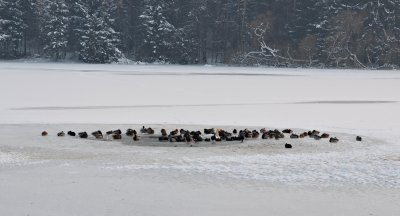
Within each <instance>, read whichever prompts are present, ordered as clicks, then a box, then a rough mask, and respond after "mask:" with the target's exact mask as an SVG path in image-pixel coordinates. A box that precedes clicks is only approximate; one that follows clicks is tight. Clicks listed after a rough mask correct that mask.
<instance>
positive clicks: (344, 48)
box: [0, 0, 400, 68]
mask: <svg viewBox="0 0 400 216" xmlns="http://www.w3.org/2000/svg"><path fill="white" fill-rule="evenodd" d="M399 54H400V0H314V1H300V0H279V1H277V0H0V58H1V59H16V58H26V57H35V56H38V57H39V56H40V57H44V58H49V59H52V60H54V61H59V60H63V59H76V60H80V61H82V62H86V63H110V62H116V61H118V60H119V59H123V58H126V59H131V60H134V61H143V62H164V63H174V64H219V63H221V64H241V65H270V66H279V67H346V68H382V67H384V68H387V67H396V68H397V67H398V66H400V58H399V57H400V56H399Z"/></svg>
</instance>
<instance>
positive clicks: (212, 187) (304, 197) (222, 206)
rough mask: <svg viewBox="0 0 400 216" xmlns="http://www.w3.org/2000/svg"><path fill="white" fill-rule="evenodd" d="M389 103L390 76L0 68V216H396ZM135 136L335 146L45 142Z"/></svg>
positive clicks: (399, 86)
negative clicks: (288, 131) (208, 135)
mask: <svg viewBox="0 0 400 216" xmlns="http://www.w3.org/2000/svg"><path fill="white" fill-rule="evenodd" d="M399 92H400V73H399V72H397V71H365V70H363V71H356V70H317V69H312V70H305V69H266V68H236V67H197V66H172V65H167V66H162V65H81V64H50V63H46V64H44V63H29V64H28V63H26V64H21V63H7V62H2V63H0V99H1V103H0V194H1V196H0V215H398V214H399V212H400V204H399V203H400V144H399V140H400V93H399ZM142 125H148V126H151V127H153V128H154V129H156V131H157V132H159V130H160V129H161V128H167V129H175V128H189V129H203V128H205V127H214V126H216V127H223V128H227V129H233V128H238V129H242V128H246V127H247V128H250V129H260V128H263V127H266V128H268V129H270V128H280V129H282V128H293V129H294V131H295V132H302V131H305V130H310V129H319V130H321V131H323V132H328V133H330V134H331V135H333V136H337V137H338V138H339V139H340V142H339V143H337V144H330V143H329V142H328V141H327V140H321V141H315V140H311V139H309V138H306V139H301V140H289V139H285V140H280V141H271V140H267V141H263V140H247V141H245V143H243V144H241V143H232V144H229V145H221V144H215V145H212V144H211V145H206V144H196V145H195V147H194V148H190V147H185V145H183V147H178V148H173V147H164V146H162V145H167V146H170V145H168V144H161V145H160V143H158V142H155V141H149V138H147V139H146V137H145V136H144V137H143V138H144V139H143V140H142V141H140V142H138V143H133V141H131V140H130V139H127V138H124V139H123V140H121V141H96V140H93V139H89V140H82V139H78V138H72V137H63V138H59V137H57V136H56V133H57V132H59V131H61V130H63V131H68V130H74V131H76V132H79V131H87V132H92V131H95V130H98V129H100V130H103V131H106V130H111V129H118V128H120V129H123V130H125V129H127V128H134V129H139V128H140V127H141V126H142ZM43 130H46V131H48V132H49V134H50V135H49V136H48V137H41V136H40V133H41V131H43ZM357 135H361V136H363V138H364V139H363V142H356V141H355V137H356V136H357ZM286 142H290V143H292V144H293V146H294V148H293V149H291V150H286V149H284V148H283V144H285V143H286Z"/></svg>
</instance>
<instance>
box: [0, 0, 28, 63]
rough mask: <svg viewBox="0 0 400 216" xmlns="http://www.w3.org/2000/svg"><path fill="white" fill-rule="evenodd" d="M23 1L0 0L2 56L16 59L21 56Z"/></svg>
mask: <svg viewBox="0 0 400 216" xmlns="http://www.w3.org/2000/svg"><path fill="white" fill-rule="evenodd" d="M20 1H21V0H0V56H1V57H3V58H16V57H18V56H20V50H19V47H20V45H21V42H22V38H23V33H24V29H25V28H26V27H27V26H26V24H25V23H24V21H23V12H22V11H21V7H20Z"/></svg>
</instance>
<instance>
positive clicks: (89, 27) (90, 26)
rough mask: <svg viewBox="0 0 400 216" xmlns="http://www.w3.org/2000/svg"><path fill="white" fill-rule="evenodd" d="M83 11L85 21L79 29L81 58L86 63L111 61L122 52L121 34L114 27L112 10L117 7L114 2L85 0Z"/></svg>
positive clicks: (116, 58)
mask: <svg viewBox="0 0 400 216" xmlns="http://www.w3.org/2000/svg"><path fill="white" fill-rule="evenodd" d="M80 6H81V10H82V11H81V12H82V14H81V15H83V17H80V19H81V20H82V21H83V25H82V28H81V29H77V34H78V40H79V51H78V53H79V59H80V60H82V61H83V62H86V63H111V62H115V61H117V60H118V58H120V57H121V55H122V53H121V51H120V50H119V49H118V47H117V46H118V45H119V43H120V40H119V38H118V36H119V34H118V33H117V32H116V31H115V30H114V29H113V28H112V22H113V21H114V20H113V19H111V17H110V14H112V12H111V11H110V10H113V9H115V7H113V3H112V2H107V1H102V0H83V1H82V5H80Z"/></svg>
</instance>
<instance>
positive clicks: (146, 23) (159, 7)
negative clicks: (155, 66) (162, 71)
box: [139, 0, 183, 62]
mask: <svg viewBox="0 0 400 216" xmlns="http://www.w3.org/2000/svg"><path fill="white" fill-rule="evenodd" d="M166 6H167V5H166V2H165V1H164V0H145V4H144V8H143V12H142V14H141V15H140V16H139V18H140V20H141V26H140V31H141V37H142V39H143V45H142V47H141V50H142V53H143V54H144V55H145V56H147V59H146V60H148V61H150V62H154V61H164V62H168V61H171V57H172V56H171V55H170V54H171V53H172V50H173V49H176V48H177V47H179V46H182V45H183V44H182V41H180V40H179V37H178V36H177V34H178V33H179V32H178V30H177V29H176V28H175V26H173V25H172V24H171V23H170V22H169V21H168V20H167V17H166Z"/></svg>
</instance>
